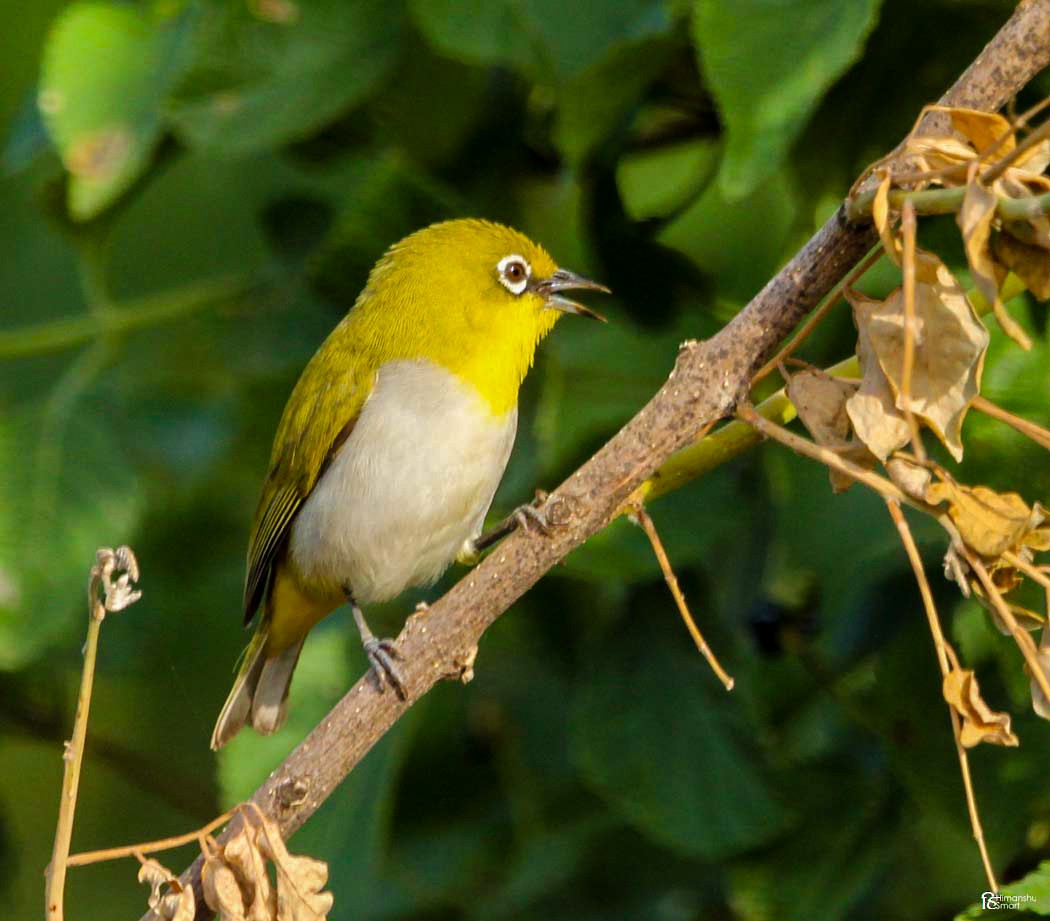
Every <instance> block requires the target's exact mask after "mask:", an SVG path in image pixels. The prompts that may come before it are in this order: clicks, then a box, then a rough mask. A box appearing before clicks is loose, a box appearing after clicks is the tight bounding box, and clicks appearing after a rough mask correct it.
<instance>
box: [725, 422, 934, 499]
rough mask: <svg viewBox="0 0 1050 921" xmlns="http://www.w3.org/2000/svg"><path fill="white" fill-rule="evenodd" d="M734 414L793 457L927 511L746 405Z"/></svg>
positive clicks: (897, 490)
mask: <svg viewBox="0 0 1050 921" xmlns="http://www.w3.org/2000/svg"><path fill="white" fill-rule="evenodd" d="M736 413H737V416H738V418H740V419H741V421H743V422H746V423H747V424H748V425H751V426H754V428H756V429H757V430H758V431H759V432H760V433H761V434H763V435H765V436H766V437H767V438H772V439H773V440H774V441H779V442H780V443H781V444H782V445H784V446H785V447H788V448H790V449H791V450H792V451H794V452H795V453H796V454H801V455H803V456H804V457H808V458H810V459H811V460H815V461H817V462H818V463H821V464H824V465H825V466H827V467H831V468H833V469H834V470H838V471H839V472H840V473H845V474H846V475H847V476H851V477H853V479H855V480H857V481H858V482H860V483H863V484H864V485H865V486H868V487H869V488H871V489H874V490H875V492H877V493H878V494H879V495H881V496H882V497H883V498H884V499H886V500H887V501H889V500H892V501H894V502H901V503H903V504H905V505H910V506H911V507H912V508H917V509H920V510H922V511H930V509H929V507H928V506H925V505H922V504H921V503H919V502H917V501H916V500H914V499H912V498H911V496H909V495H908V494H907V493H905V492H904V491H903V490H902V489H901V488H900V487H899V486H897V484H896V483H894V482H892V481H891V480H888V479H886V477H883V476H879V474H877V473H875V472H874V471H872V470H868V469H867V468H866V467H861V466H860V465H859V464H855V463H853V461H849V460H846V459H845V458H844V457H840V456H839V455H838V454H836V453H835V452H834V451H832V450H831V449H830V448H825V447H822V446H821V445H818V444H816V443H815V442H812V441H809V440H808V439H806V438H803V437H802V436H801V435H796V434H795V433H794V432H790V431H788V430H787V429H786V428H784V427H783V426H782V425H777V424H776V423H775V422H771V421H770V420H769V419H765V418H763V417H762V416H760V415H759V414H758V413H757V412H755V407H754V406H751V405H750V404H749V403H747V404H743V405H741V406H739V407H737V411H736Z"/></svg>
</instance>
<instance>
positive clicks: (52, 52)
mask: <svg viewBox="0 0 1050 921" xmlns="http://www.w3.org/2000/svg"><path fill="white" fill-rule="evenodd" d="M181 34H182V29H181V20H171V21H169V22H164V21H162V20H160V19H158V18H156V17H154V16H153V15H151V14H150V13H149V12H147V11H145V10H144V9H142V8H140V7H138V6H133V5H131V4H125V3H104V2H96V0H85V2H80V3H75V4H73V5H72V6H70V7H68V8H67V9H66V10H65V11H64V12H63V13H62V14H61V15H60V16H59V18H58V20H57V21H56V22H55V25H54V27H53V28H52V30H51V34H50V36H49V37H48V40H47V44H46V46H45V48H44V57H43V64H42V67H41V74H40V92H39V95H38V97H37V104H38V106H39V108H40V111H41V113H42V114H43V116H44V123H45V125H46V126H47V130H48V133H49V135H50V136H51V140H52V141H53V143H54V144H55V146H56V147H57V148H58V151H59V154H60V155H61V157H62V162H63V163H64V164H65V167H66V169H67V170H68V171H69V187H68V193H67V194H68V206H69V212H70V214H71V215H72V216H73V218H75V219H76V220H81V221H84V220H89V219H90V218H93V217H95V216H96V215H98V214H99V213H100V212H102V211H104V210H105V209H106V208H107V207H108V206H109V205H111V204H112V203H113V202H114V201H115V200H116V199H117V198H119V197H120V195H121V194H122V193H123V192H124V191H125V190H126V189H127V188H128V187H129V186H130V185H131V184H132V183H133V182H134V181H135V179H137V178H138V176H139V175H140V174H141V173H142V172H143V171H144V170H145V168H146V166H147V165H148V163H149V160H150V156H151V155H152V153H153V150H154V148H155V147H156V145H157V142H158V141H159V140H160V136H161V131H162V123H161V118H160V104H161V101H162V99H163V97H164V94H165V93H166V91H167V89H168V87H169V85H170V83H171V80H172V77H173V74H174V64H175V61H176V52H177V50H178V45H179V39H180V37H181Z"/></svg>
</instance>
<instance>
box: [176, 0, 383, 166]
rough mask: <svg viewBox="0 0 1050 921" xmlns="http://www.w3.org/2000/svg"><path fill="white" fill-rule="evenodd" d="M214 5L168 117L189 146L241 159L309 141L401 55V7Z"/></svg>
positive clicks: (366, 0) (375, 3) (362, 1)
mask: <svg viewBox="0 0 1050 921" xmlns="http://www.w3.org/2000/svg"><path fill="white" fill-rule="evenodd" d="M262 8H263V5H262V4H247V3H224V4H218V5H215V6H211V7H208V8H206V10H205V12H204V13H203V14H202V17H201V21H200V24H199V26H198V28H197V30H196V34H195V41H194V49H193V59H192V61H191V62H190V63H189V64H188V66H187V68H186V75H185V76H184V77H183V79H182V80H180V82H179V86H178V88H177V91H176V92H175V94H174V96H173V98H172V99H171V100H170V101H169V103H168V106H167V108H166V115H167V117H168V119H169V120H170V122H171V124H172V126H173V128H174V130H175V132H176V133H177V134H178V135H179V136H180V137H181V138H183V139H184V140H185V141H186V142H187V143H189V144H191V145H194V146H197V147H202V148H207V149H208V150H209V151H211V152H214V153H218V154H222V155H227V156H234V155H241V154H246V153H249V152H252V151H258V150H260V149H263V148H266V147H273V146H276V145H280V144H286V143H288V142H289V141H294V140H299V139H302V138H304V137H306V136H308V135H310V134H311V133H313V132H315V131H317V130H318V129H319V128H321V127H323V126H324V125H325V124H327V123H328V122H330V121H331V120H332V119H334V118H336V117H338V116H341V115H343V114H345V113H346V112H348V111H349V110H350V109H351V108H352V107H353V106H355V105H357V104H359V103H361V102H362V101H364V100H365V99H366V98H367V97H368V95H369V94H370V93H371V92H372V91H373V90H374V89H375V87H376V86H377V85H378V84H379V82H380V81H381V80H382V79H383V77H384V76H385V75H386V73H387V71H388V70H389V68H390V65H391V64H392V63H393V61H394V58H395V56H396V53H397V48H398V39H399V36H400V29H401V20H402V15H401V8H400V6H399V4H397V3H388V2H385V0H357V2H354V3H348V2H344V0H300V2H295V3H293V2H290V0H289V2H287V3H282V4H280V5H279V6H277V7H276V9H279V10H281V14H280V15H271V16H269V17H266V18H263V16H262V13H261V12H260V10H261V9H262Z"/></svg>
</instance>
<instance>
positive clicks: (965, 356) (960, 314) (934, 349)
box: [847, 253, 988, 460]
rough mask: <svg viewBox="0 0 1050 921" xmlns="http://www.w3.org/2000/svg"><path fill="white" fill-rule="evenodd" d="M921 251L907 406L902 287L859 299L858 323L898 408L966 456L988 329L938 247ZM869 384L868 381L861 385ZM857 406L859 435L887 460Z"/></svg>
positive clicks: (956, 455) (959, 457) (959, 456)
mask: <svg viewBox="0 0 1050 921" xmlns="http://www.w3.org/2000/svg"><path fill="white" fill-rule="evenodd" d="M917 256H919V258H918V259H917V271H916V274H917V275H918V276H919V277H920V282H919V283H917V284H916V286H915V321H916V329H915V337H914V344H915V364H914V368H913V371H912V379H911V394H910V400H909V401H908V402H909V405H908V406H907V407H905V406H904V400H903V397H902V396H901V372H902V368H903V364H904V298H903V295H902V292H901V290H900V289H897V290H896V291H894V292H893V293H892V294H891V295H890V296H889V297H888V298H886V300H885V301H881V302H880V301H873V300H871V299H869V298H853V310H854V316H855V318H856V321H857V328H858V330H859V331H860V332H861V333H866V334H867V336H868V339H869V341H870V345H871V349H872V351H873V352H874V354H875V355H876V356H877V358H878V364H879V366H880V367H881V368H882V371H883V373H884V374H885V375H886V378H887V380H888V381H889V383H890V386H891V387H892V389H893V394H894V404H895V405H896V407H897V408H898V409H901V410H903V409H906V408H907V409H910V410H911V412H913V413H915V415H916V416H918V417H919V418H920V419H922V421H923V422H925V423H926V425H928V426H929V427H930V429H931V430H932V431H933V432H934V434H935V435H937V437H938V438H940V439H941V441H942V442H944V445H945V447H947V448H948V450H949V451H950V452H951V454H952V456H953V457H954V458H955V459H956V460H962V456H963V445H962V423H963V419H964V417H965V416H966V411H967V410H968V409H969V408H970V403H971V401H972V400H973V398H974V397H975V396H976V395H977V394H978V392H979V391H980V382H981V371H982V368H983V365H984V354H985V351H986V349H987V347H988V330H987V329H985V328H984V324H983V323H981V321H980V319H979V318H978V317H977V315H976V313H974V310H973V307H972V306H971V305H970V302H969V301H968V300H967V299H966V294H965V293H964V292H963V290H962V288H961V287H960V286H959V283H958V282H957V281H956V280H955V278H954V277H953V276H952V274H951V272H949V271H948V269H947V267H946V266H945V265H944V263H942V262H941V261H940V260H939V259H937V258H936V257H935V256H933V255H932V254H931V253H919V254H917ZM862 346H863V336H861V347H862ZM859 351H864V349H863V348H860V349H859ZM861 358H862V367H863V368H864V371H865V382H866V383H867V382H868V369H867V367H866V366H865V365H864V364H863V356H861ZM864 390H865V388H864V387H863V386H862V387H861V392H862V393H863V392H864ZM852 405H853V404H852V401H851V403H850V404H847V410H848V411H849V413H850V419H851V421H852V422H853V424H854V429H855V431H856V432H857V435H858V436H859V437H860V438H861V439H862V440H864V442H865V444H867V445H868V447H869V448H871V450H872V451H873V452H874V453H875V454H876V455H877V456H879V457H880V459H884V458H885V454H880V452H879V451H876V450H875V448H874V447H872V444H871V443H870V442H869V441H868V440H867V439H865V437H864V435H863V434H862V432H861V429H860V427H859V426H858V420H857V419H856V418H854V410H853V409H852V408H851V406H852ZM905 426H906V423H905ZM903 443H905V442H901V444H903ZM897 446H898V447H899V446H900V445H899V444H898V445H897Z"/></svg>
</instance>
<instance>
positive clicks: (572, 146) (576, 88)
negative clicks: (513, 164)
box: [555, 36, 671, 164]
mask: <svg viewBox="0 0 1050 921" xmlns="http://www.w3.org/2000/svg"><path fill="white" fill-rule="evenodd" d="M670 47H671V44H670V43H669V42H668V41H667V39H666V38H664V37H663V36H656V37H646V38H642V39H639V40H635V41H629V42H622V43H618V44H616V45H613V46H612V47H611V48H610V49H609V50H608V51H607V52H606V53H605V54H604V55H602V57H601V58H600V59H599V60H598V61H596V62H595V63H594V64H592V65H591V66H590V67H588V68H586V69H584V70H582V71H580V72H579V73H577V74H576V75H574V76H573V77H572V78H571V79H570V80H568V81H567V82H566V83H565V84H564V85H563V86H562V88H561V90H560V92H559V94H558V95H559V99H558V124H557V127H556V128H555V141H556V142H557V144H558V147H559V148H560V149H561V150H562V152H563V153H564V154H565V156H566V158H567V159H568V160H569V161H570V162H571V163H574V164H579V163H581V162H582V161H583V160H584V159H585V158H586V156H587V155H588V154H589V153H590V152H591V151H592V150H593V149H594V148H595V147H597V146H598V145H599V144H600V143H601V142H602V141H603V140H604V139H605V138H606V136H607V135H609V134H610V133H611V132H612V131H614V130H615V129H616V128H617V127H619V126H620V124H621V123H622V122H623V121H624V120H625V119H626V117H627V115H628V114H629V112H630V111H631V108H632V107H633V106H635V105H636V104H637V103H638V101H639V100H640V99H641V97H642V94H643V93H644V92H645V89H646V87H647V86H648V85H649V84H651V83H652V82H653V80H654V79H655V78H656V77H657V76H658V75H659V74H660V71H662V70H663V69H664V68H665V67H666V66H667V56H668V51H669V49H670Z"/></svg>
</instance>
